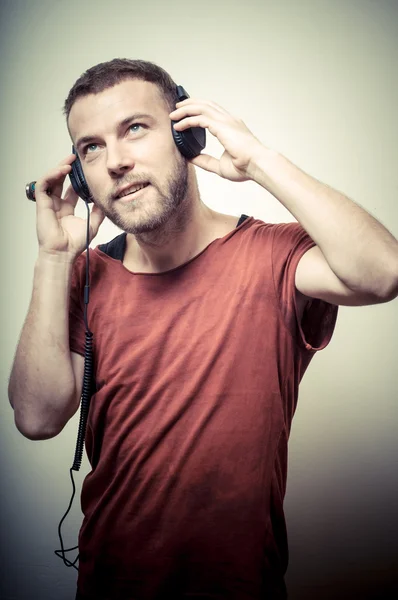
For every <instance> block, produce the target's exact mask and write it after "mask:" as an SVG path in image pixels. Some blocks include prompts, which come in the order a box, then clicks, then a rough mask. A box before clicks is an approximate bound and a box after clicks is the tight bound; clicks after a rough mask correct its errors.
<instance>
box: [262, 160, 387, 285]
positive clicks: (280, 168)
mask: <svg viewBox="0 0 398 600" xmlns="http://www.w3.org/2000/svg"><path fill="white" fill-rule="evenodd" d="M252 178H253V180H254V181H256V182H257V183H259V184H260V185H261V186H262V187H264V188H265V189H266V190H267V191H268V192H270V193H271V194H272V195H273V196H275V198H277V199H278V200H279V201H280V202H281V203H282V204H283V205H284V206H285V208H287V210H288V211H289V212H290V213H291V214H292V215H293V216H294V217H295V218H296V219H297V221H298V222H299V223H300V224H301V225H302V227H303V228H304V229H305V231H306V232H307V233H308V235H309V236H310V237H311V238H312V239H313V240H314V242H315V243H316V244H317V246H319V248H320V249H321V250H322V253H323V254H324V256H325V258H326V260H327V262H328V264H329V266H330V268H331V269H332V270H333V272H334V273H335V274H336V275H337V277H339V279H341V281H342V282H343V283H345V285H347V286H348V287H349V288H351V289H352V290H361V291H369V292H371V293H376V294H379V293H380V290H383V291H384V290H386V287H387V288H388V289H389V290H390V291H391V290H393V289H396V287H397V282H398V241H397V240H396V239H395V238H394V236H392V235H391V233H390V232H389V231H388V230H387V229H386V228H385V227H384V226H383V225H381V223H379V221H377V220H376V219H374V218H373V217H372V216H371V215H370V214H369V213H367V212H366V211H365V210H364V209H363V208H361V207H360V206H358V205H357V204H355V203H354V202H353V201H352V200H350V199H349V198H347V197H346V196H344V195H343V194H342V193H340V192H338V191H336V190H333V189H332V188H330V187H329V186H327V185H325V184H323V183H321V182H319V181H317V180H316V179H314V178H313V177H310V176H309V175H307V174H306V173H304V172H303V171H302V170H301V169H299V168H298V167H296V166H295V165H293V164H292V163H291V162H290V161H289V160H288V159H287V158H285V157H284V156H282V155H281V154H278V153H276V152H273V151H269V150H268V149H265V151H264V154H263V155H262V156H260V157H259V158H257V160H256V163H255V165H253V175H252Z"/></svg>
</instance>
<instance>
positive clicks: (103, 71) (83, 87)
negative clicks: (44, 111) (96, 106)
mask: <svg viewBox="0 0 398 600" xmlns="http://www.w3.org/2000/svg"><path fill="white" fill-rule="evenodd" d="M128 79H140V80H142V81H150V82H152V83H155V84H156V85H157V86H158V88H159V90H160V92H161V94H162V96H163V98H164V99H165V101H166V103H167V105H168V107H169V108H170V111H172V110H174V109H175V105H176V102H177V101H178V98H177V91H176V84H175V82H174V81H173V79H172V78H171V76H170V75H169V74H168V73H167V71H165V70H164V69H162V68H161V67H159V65H157V64H155V63H153V62H149V61H146V60H133V59H129V58H114V59H113V60H109V61H107V62H103V63H99V64H98V65H95V66H94V67H91V68H90V69H88V70H87V71H85V72H84V73H83V74H82V75H81V76H80V77H79V79H78V80H77V81H76V82H75V84H74V85H73V87H72V88H71V90H70V91H69V94H68V97H67V99H66V100H65V103H64V108H63V112H64V115H65V116H66V120H68V118H69V113H70V111H71V108H72V106H73V104H74V103H75V102H76V100H77V99H78V98H82V97H84V96H87V95H89V94H99V93H100V92H103V91H104V90H106V89H108V88H111V87H113V86H114V85H116V84H118V83H121V82H122V81H126V80H128Z"/></svg>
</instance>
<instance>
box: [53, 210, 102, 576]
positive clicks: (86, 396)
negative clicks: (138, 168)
mask: <svg viewBox="0 0 398 600" xmlns="http://www.w3.org/2000/svg"><path fill="white" fill-rule="evenodd" d="M85 204H86V208H87V233H86V250H87V253H86V285H85V286H84V323H85V325H86V332H85V335H86V341H85V346H84V374H83V386H82V396H81V405H80V420H79V429H78V433H77V441H76V450H75V457H74V460H73V465H72V467H71V469H70V470H69V473H70V477H71V480H72V488H73V493H72V497H71V500H70V503H69V506H68V510H67V511H66V513H65V514H64V516H63V517H62V519H61V521H60V523H59V525H58V536H59V539H60V542H61V550H55V551H54V552H55V554H56V555H57V556H58V557H59V558H62V560H63V561H64V564H65V565H66V566H67V567H74V568H75V569H76V570H77V571H78V570H79V568H78V567H76V566H75V563H76V562H77V561H78V559H79V554H78V555H77V557H76V559H75V560H74V562H73V563H71V562H70V561H69V560H68V559H67V558H66V557H65V552H72V550H76V549H77V548H78V547H79V546H74V547H73V548H67V549H66V550H65V549H64V544H63V541H62V535H61V526H62V523H63V521H64V520H65V518H66V516H67V514H68V513H69V511H70V509H71V506H72V504H73V499H74V497H75V492H76V486H75V482H74V479H73V473H72V471H79V469H80V466H81V462H82V457H83V448H84V440H85V437H86V427H87V419H88V413H89V409H90V400H91V396H92V393H93V391H94V390H95V384H94V380H93V372H94V368H93V333H92V331H90V329H89V326H88V317H87V305H88V303H89V299H90V298H89V296H90V248H89V244H90V236H89V234H90V209H89V206H88V203H87V202H86V201H85Z"/></svg>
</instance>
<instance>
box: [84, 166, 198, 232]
mask: <svg viewBox="0 0 398 600" xmlns="http://www.w3.org/2000/svg"><path fill="white" fill-rule="evenodd" d="M135 181H146V182H148V183H150V185H149V186H148V187H147V188H146V189H145V191H144V192H143V194H142V195H143V197H139V198H137V199H134V198H133V199H132V200H131V202H128V203H125V204H122V203H120V204H118V200H115V199H114V192H112V193H110V194H108V196H107V197H106V198H105V199H104V200H102V199H100V198H98V199H96V198H94V201H95V202H96V203H98V204H99V206H100V208H101V209H102V211H103V212H104V214H105V216H107V217H108V219H109V220H110V221H111V222H112V223H114V225H116V226H117V227H119V228H120V229H122V230H123V231H125V232H127V233H131V234H133V235H136V236H140V235H142V234H144V237H146V236H145V234H151V233H155V237H158V236H157V235H156V234H158V235H159V234H161V232H164V233H166V232H165V231H164V230H165V229H167V230H168V229H172V230H173V231H175V230H176V229H181V228H182V227H183V225H184V224H185V223H186V221H187V220H188V219H189V206H188V164H187V161H186V160H185V159H184V158H183V157H182V156H181V157H178V159H177V160H176V166H175V168H174V169H173V171H172V172H171V173H169V174H168V176H167V178H166V181H165V183H164V184H163V185H161V184H160V183H159V182H158V181H157V180H156V179H155V178H154V177H150V178H149V177H148V176H146V175H145V174H137V173H134V176H133V177H130V179H129V178H128V177H127V178H124V179H121V180H119V181H118V183H117V188H118V189H120V188H121V187H125V186H126V185H129V184H130V183H131V184H133V183H134V182H135ZM150 237H152V236H150Z"/></svg>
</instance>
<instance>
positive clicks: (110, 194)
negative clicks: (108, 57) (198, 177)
mask: <svg viewBox="0 0 398 600" xmlns="http://www.w3.org/2000/svg"><path fill="white" fill-rule="evenodd" d="M176 101H177V94H176V84H175V83H174V81H173V80H172V79H171V77H170V76H169V75H168V74H167V73H166V72H165V71H164V70H163V69H161V68H160V67H158V66H157V65H155V64H153V63H150V62H146V61H141V60H128V59H114V60H112V61H109V62H106V63H101V64H99V65H96V66H94V67H92V68H91V69H89V70H88V71H86V72H85V73H84V74H83V75H82V76H81V77H80V78H79V79H78V80H77V81H76V83H75V84H74V86H73V87H72V89H71V90H70V92H69V95H68V98H67V99H66V101H65V105H64V113H65V115H66V117H67V122H68V129H69V132H70V135H71V138H72V141H73V143H74V146H75V148H76V150H77V152H78V155H79V158H80V160H81V163H82V168H83V171H84V175H85V178H86V181H87V184H88V186H89V188H90V190H91V193H92V195H93V199H94V201H95V202H96V204H98V205H99V206H100V207H101V208H102V210H103V212H104V213H105V214H106V216H107V217H108V218H109V219H110V220H111V221H112V222H113V223H115V224H116V225H117V226H118V227H120V228H121V229H123V230H124V231H127V232H128V233H135V234H137V233H143V232H148V231H153V230H156V229H159V228H161V227H162V226H163V225H164V224H165V223H166V222H167V221H168V220H169V219H170V217H172V216H173V215H175V213H176V212H177V211H182V210H184V209H185V205H184V204H185V202H186V201H187V193H188V183H189V174H190V172H191V176H192V177H194V171H193V166H192V167H191V168H190V165H188V163H187V161H186V159H185V158H184V157H183V156H182V155H181V154H180V152H179V151H178V149H177V147H176V145H175V143H174V140H173V136H172V132H171V120H170V117H169V113H170V112H171V111H172V110H174V108H175V103H176ZM141 184H149V185H147V187H145V188H144V189H142V190H141V191H137V192H135V193H134V194H132V195H128V196H126V199H125V200H121V199H119V194H120V193H123V192H124V191H125V188H126V187H129V186H135V185H137V186H138V185H141Z"/></svg>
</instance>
